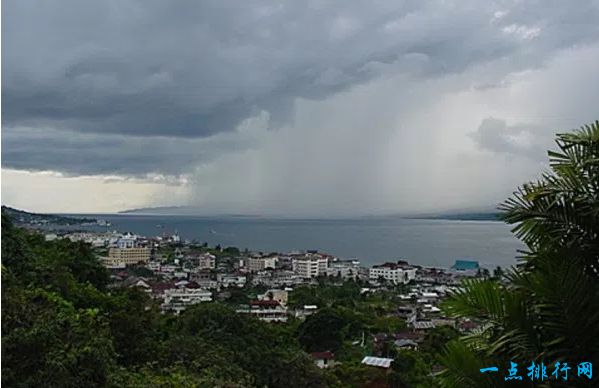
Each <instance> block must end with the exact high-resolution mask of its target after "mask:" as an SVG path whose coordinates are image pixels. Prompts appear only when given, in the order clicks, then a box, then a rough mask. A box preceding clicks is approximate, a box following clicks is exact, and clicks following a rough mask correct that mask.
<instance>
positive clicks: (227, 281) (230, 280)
mask: <svg viewBox="0 0 599 388" xmlns="http://www.w3.org/2000/svg"><path fill="white" fill-rule="evenodd" d="M216 281H217V282H218V284H219V286H221V287H223V288H228V287H239V288H241V287H243V286H245V282H246V281H247V278H246V277H245V276H243V275H235V274H220V273H219V274H217V275H216Z"/></svg>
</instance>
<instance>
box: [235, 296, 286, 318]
mask: <svg viewBox="0 0 599 388" xmlns="http://www.w3.org/2000/svg"><path fill="white" fill-rule="evenodd" d="M237 312H238V313H240V314H250V315H252V316H254V317H256V318H258V319H259V320H261V321H265V322H287V308H286V307H284V306H282V305H281V304H280V303H279V302H277V301H276V300H254V301H251V302H250V304H249V305H248V306H246V307H243V308H240V309H238V310H237Z"/></svg>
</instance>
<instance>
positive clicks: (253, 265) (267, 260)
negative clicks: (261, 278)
mask: <svg viewBox="0 0 599 388" xmlns="http://www.w3.org/2000/svg"><path fill="white" fill-rule="evenodd" d="M276 266H277V257H276V256H271V257H250V258H249V259H248V260H247V267H248V269H249V270H250V272H258V271H264V270H265V269H267V268H272V269H275V268H276Z"/></svg>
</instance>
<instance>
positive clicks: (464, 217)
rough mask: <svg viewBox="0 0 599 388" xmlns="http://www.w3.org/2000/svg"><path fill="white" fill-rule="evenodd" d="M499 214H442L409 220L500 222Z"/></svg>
mask: <svg viewBox="0 0 599 388" xmlns="http://www.w3.org/2000/svg"><path fill="white" fill-rule="evenodd" d="M500 216H501V213H499V212H468V213H444V214H436V215H423V216H412V217H409V218H417V219H426V220H456V221H501V218H500Z"/></svg>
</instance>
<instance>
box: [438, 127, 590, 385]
mask: <svg viewBox="0 0 599 388" xmlns="http://www.w3.org/2000/svg"><path fill="white" fill-rule="evenodd" d="M556 143H557V147H558V150H557V151H550V152H549V157H550V167H551V171H550V172H547V173H544V174H543V175H542V177H541V178H540V179H539V180H538V181H536V182H533V183H528V184H525V185H523V186H522V187H521V188H519V189H518V191H516V192H515V193H514V195H513V197H512V198H510V199H508V200H507V201H506V202H505V203H504V204H503V205H502V206H501V210H502V212H503V214H502V217H503V219H504V220H505V221H506V222H508V223H509V224H512V225H514V227H513V232H514V233H515V234H516V236H518V237H519V238H520V239H521V240H522V241H523V242H524V243H525V244H526V246H527V250H526V251H524V252H522V257H521V260H520V261H519V264H518V265H517V266H516V267H515V268H513V269H512V270H511V271H509V272H508V273H506V274H504V275H503V279H502V280H503V281H496V280H471V281H468V282H466V283H464V286H463V289H462V290H461V291H459V292H457V293H456V294H455V295H454V296H453V297H452V298H451V299H450V300H449V301H448V302H447V303H446V305H445V310H446V312H448V313H449V314H451V315H453V316H455V317H469V318H473V319H476V320H479V321H481V322H483V324H484V325H483V329H482V330H480V331H479V332H477V333H475V334H473V335H470V336H468V337H465V338H463V339H461V341H459V342H452V343H450V344H449V345H448V346H447V348H446V352H445V354H444V355H443V356H442V357H441V362H442V363H443V364H444V365H445V367H446V368H447V369H446V370H445V371H444V372H443V374H442V377H443V378H442V382H443V384H444V385H445V386H447V387H485V386H501V385H502V384H503V383H504V379H503V378H502V377H501V375H499V376H498V375H487V374H481V373H480V371H479V368H484V367H487V366H498V367H500V368H501V367H504V369H507V368H508V367H509V365H510V361H514V362H517V363H519V365H520V373H521V374H526V370H525V367H526V366H528V364H530V363H531V362H532V361H534V362H536V363H540V362H544V363H545V364H549V368H548V369H550V368H552V367H553V365H554V363H555V362H557V361H559V362H562V363H563V362H568V363H569V364H570V365H571V366H572V367H573V368H574V367H575V365H576V364H577V363H579V362H582V361H589V362H593V361H595V362H596V361H598V360H599V358H598V357H599V272H598V269H599V122H595V123H594V124H592V125H588V126H584V127H583V128H581V129H580V130H577V131H574V132H573V133H567V134H560V135H558V136H557V141H556ZM504 372H505V371H504ZM558 384H559V383H558V382H555V381H552V386H558ZM564 384H568V383H566V382H564ZM569 384H572V383H569ZM576 384H578V385H579V386H581V385H584V384H588V385H589V386H596V385H597V382H596V378H595V379H593V380H592V381H588V380H577V381H576Z"/></svg>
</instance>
